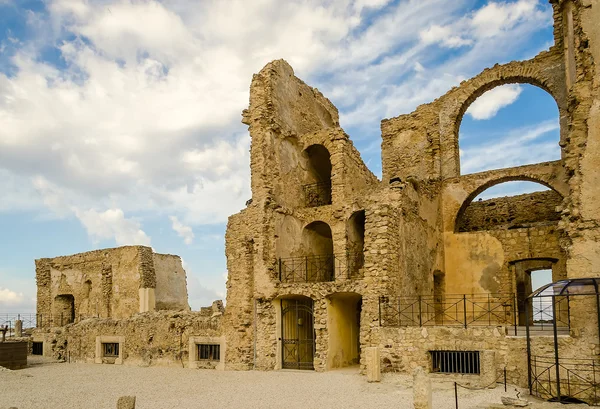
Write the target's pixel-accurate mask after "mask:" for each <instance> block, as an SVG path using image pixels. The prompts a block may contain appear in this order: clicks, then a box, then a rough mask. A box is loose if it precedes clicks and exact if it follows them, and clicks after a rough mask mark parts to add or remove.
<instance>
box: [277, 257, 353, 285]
mask: <svg viewBox="0 0 600 409" xmlns="http://www.w3.org/2000/svg"><path fill="white" fill-rule="evenodd" d="M363 265H364V255H363V253H347V254H344V255H337V254H322V255H314V256H305V257H292V258H280V259H279V281H281V282H285V283H317V282H324V281H334V280H345V279H348V280H349V279H357V278H360V277H362V268H363Z"/></svg>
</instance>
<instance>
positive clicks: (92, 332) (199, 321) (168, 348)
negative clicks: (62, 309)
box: [34, 304, 222, 367]
mask: <svg viewBox="0 0 600 409" xmlns="http://www.w3.org/2000/svg"><path fill="white" fill-rule="evenodd" d="M221 318H222V305H221V304H213V307H212V308H210V307H209V308H206V309H202V311H199V312H190V311H179V312H173V311H156V312H145V313H140V314H135V315H133V316H132V317H130V318H127V319H111V318H90V319H86V320H83V321H81V322H78V323H76V324H69V325H67V326H65V327H62V328H55V329H52V330H50V331H49V332H45V333H44V332H41V331H38V332H37V333H36V334H35V335H34V336H35V337H38V338H43V339H44V342H45V343H50V344H51V345H52V349H51V351H52V356H53V357H54V358H56V359H64V360H66V359H70V360H71V361H75V362H86V363H94V362H95V361H96V358H97V357H96V337H98V336H104V337H110V336H115V337H124V344H123V345H122V346H121V347H122V349H123V350H122V351H121V353H122V356H123V364H125V365H137V366H150V365H171V366H186V367H187V365H188V357H189V353H190V351H188V349H189V342H188V341H189V338H190V337H194V336H205V337H218V336H220V335H221V332H222V327H221ZM192 353H195V351H192Z"/></svg>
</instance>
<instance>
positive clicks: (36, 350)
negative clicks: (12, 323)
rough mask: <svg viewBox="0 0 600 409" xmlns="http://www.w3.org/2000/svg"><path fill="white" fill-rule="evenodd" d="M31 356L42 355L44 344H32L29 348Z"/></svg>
mask: <svg viewBox="0 0 600 409" xmlns="http://www.w3.org/2000/svg"><path fill="white" fill-rule="evenodd" d="M31 355H44V343H43V342H34V343H33V345H32V346H31Z"/></svg>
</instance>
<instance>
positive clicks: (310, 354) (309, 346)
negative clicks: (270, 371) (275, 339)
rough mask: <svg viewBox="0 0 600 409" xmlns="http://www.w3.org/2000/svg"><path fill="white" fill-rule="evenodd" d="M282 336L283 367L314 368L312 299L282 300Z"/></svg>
mask: <svg viewBox="0 0 600 409" xmlns="http://www.w3.org/2000/svg"><path fill="white" fill-rule="evenodd" d="M281 338H282V353H283V368H290V369H314V363H313V359H314V355H315V330H314V322H313V302H312V300H310V299H306V300H303V299H298V300H281Z"/></svg>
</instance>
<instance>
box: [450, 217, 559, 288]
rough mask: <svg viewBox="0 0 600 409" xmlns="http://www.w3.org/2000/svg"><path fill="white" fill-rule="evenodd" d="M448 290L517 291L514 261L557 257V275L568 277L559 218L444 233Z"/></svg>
mask: <svg viewBox="0 0 600 409" xmlns="http://www.w3.org/2000/svg"><path fill="white" fill-rule="evenodd" d="M445 237H446V238H445V242H446V260H445V267H446V269H445V273H446V277H445V278H446V289H445V291H446V293H448V294H478V293H505V294H506V293H515V292H516V284H515V277H514V271H512V269H511V267H510V265H511V263H512V262H514V261H517V260H523V259H553V260H556V264H557V270H556V272H555V278H556V279H561V278H565V277H566V274H565V267H564V263H565V258H566V257H565V254H564V250H563V249H562V248H561V246H560V243H559V240H560V235H559V233H558V230H557V225H556V222H554V223H552V224H548V225H543V226H536V227H530V228H520V229H512V230H507V229H496V230H488V231H481V232H468V233H445Z"/></svg>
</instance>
